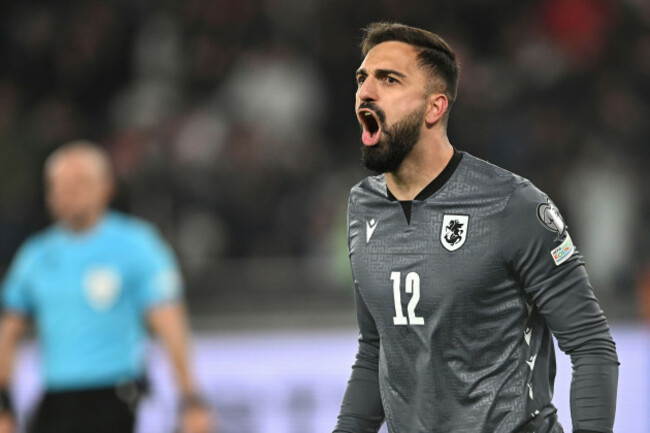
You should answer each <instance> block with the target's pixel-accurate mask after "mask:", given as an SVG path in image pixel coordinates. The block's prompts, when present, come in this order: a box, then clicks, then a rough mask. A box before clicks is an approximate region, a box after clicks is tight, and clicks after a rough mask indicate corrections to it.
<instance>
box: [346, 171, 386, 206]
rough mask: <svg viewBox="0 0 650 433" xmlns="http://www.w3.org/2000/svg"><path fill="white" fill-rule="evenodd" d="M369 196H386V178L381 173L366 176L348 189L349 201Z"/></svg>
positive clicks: (377, 197)
mask: <svg viewBox="0 0 650 433" xmlns="http://www.w3.org/2000/svg"><path fill="white" fill-rule="evenodd" d="M371 198H376V199H385V198H387V190H386V178H385V176H384V175H383V174H380V175H377V176H368V177H366V178H364V179H362V180H361V181H360V182H359V183H357V184H356V185H354V186H353V187H352V189H350V201H351V202H355V201H357V200H363V199H371Z"/></svg>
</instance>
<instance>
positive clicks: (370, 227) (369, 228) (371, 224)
mask: <svg viewBox="0 0 650 433" xmlns="http://www.w3.org/2000/svg"><path fill="white" fill-rule="evenodd" d="M376 228H377V220H375V219H374V218H373V219H371V220H370V221H366V243H368V242H370V238H371V237H372V234H373V233H374V232H375V229H376Z"/></svg>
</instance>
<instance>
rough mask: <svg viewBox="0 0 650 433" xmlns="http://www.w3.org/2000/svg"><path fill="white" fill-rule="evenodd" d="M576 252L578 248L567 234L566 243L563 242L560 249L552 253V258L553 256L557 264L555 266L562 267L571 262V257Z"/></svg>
mask: <svg viewBox="0 0 650 433" xmlns="http://www.w3.org/2000/svg"><path fill="white" fill-rule="evenodd" d="M575 252H576V247H575V246H574V245H573V241H572V240H571V236H569V234H568V233H567V234H566V238H564V242H562V244H561V245H560V246H559V247H557V248H555V249H554V250H553V251H551V256H553V261H554V262H555V266H560V265H561V264H562V263H564V262H566V261H567V260H569V257H571V256H572V255H573V253H575Z"/></svg>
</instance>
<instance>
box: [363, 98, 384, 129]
mask: <svg viewBox="0 0 650 433" xmlns="http://www.w3.org/2000/svg"><path fill="white" fill-rule="evenodd" d="M362 108H365V109H368V110H372V111H374V112H375V114H376V115H377V117H378V118H379V121H380V122H381V124H382V125H386V113H384V110H382V109H381V108H379V106H377V104H375V103H374V102H368V101H364V102H362V103H361V104H359V109H362ZM382 129H383V128H382Z"/></svg>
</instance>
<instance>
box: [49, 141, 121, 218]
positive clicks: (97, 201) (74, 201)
mask: <svg viewBox="0 0 650 433" xmlns="http://www.w3.org/2000/svg"><path fill="white" fill-rule="evenodd" d="M46 189H47V204H48V207H49V209H50V212H51V213H52V216H53V217H54V218H55V219H56V220H58V221H61V222H62V223H64V224H66V225H68V226H70V227H71V228H74V229H77V228H79V229H81V228H86V227H87V225H88V224H89V223H92V222H94V218H96V217H97V216H98V215H99V214H101V213H102V212H103V211H104V209H105V208H106V206H107V205H108V203H109V201H110V197H111V182H110V181H109V179H108V176H107V174H106V173H105V171H104V170H103V168H102V166H101V163H99V161H97V159H96V158H94V157H93V156H92V155H88V154H85V153H71V154H68V155H64V156H62V157H61V158H60V159H58V160H57V161H55V162H54V163H53V165H52V166H51V167H49V169H48V171H47V173H46Z"/></svg>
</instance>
